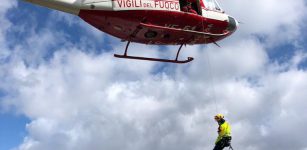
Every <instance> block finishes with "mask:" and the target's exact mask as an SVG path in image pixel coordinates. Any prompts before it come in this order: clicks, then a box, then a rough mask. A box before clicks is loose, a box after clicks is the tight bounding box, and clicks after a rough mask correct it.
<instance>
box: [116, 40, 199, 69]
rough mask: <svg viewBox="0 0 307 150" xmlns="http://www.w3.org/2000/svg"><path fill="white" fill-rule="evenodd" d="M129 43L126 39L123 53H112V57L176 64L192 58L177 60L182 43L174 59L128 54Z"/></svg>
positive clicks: (186, 61)
mask: <svg viewBox="0 0 307 150" xmlns="http://www.w3.org/2000/svg"><path fill="white" fill-rule="evenodd" d="M129 44H130V41H128V43H127V45H126V49H125V53H124V55H119V54H114V57H116V58H125V59H136V60H147V61H157V62H167V63H177V64H184V63H188V62H190V61H192V60H194V58H193V57H188V58H187V60H178V56H179V53H180V51H181V48H182V46H183V44H181V45H180V47H179V49H178V51H177V55H176V59H174V60H172V59H161V58H151V57H139V56H128V55H127V52H128V47H129Z"/></svg>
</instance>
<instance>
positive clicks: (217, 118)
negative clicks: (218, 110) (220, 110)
mask: <svg viewBox="0 0 307 150" xmlns="http://www.w3.org/2000/svg"><path fill="white" fill-rule="evenodd" d="M214 119H215V120H220V119H224V115H222V114H217V115H215V116H214Z"/></svg>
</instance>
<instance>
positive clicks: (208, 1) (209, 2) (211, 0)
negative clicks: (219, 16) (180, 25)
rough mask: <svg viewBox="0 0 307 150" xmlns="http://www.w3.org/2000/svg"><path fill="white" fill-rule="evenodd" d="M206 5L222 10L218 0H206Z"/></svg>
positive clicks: (208, 7) (209, 7) (210, 8)
mask: <svg viewBox="0 0 307 150" xmlns="http://www.w3.org/2000/svg"><path fill="white" fill-rule="evenodd" d="M204 2H205V7H206V8H207V9H209V10H215V11H222V9H221V7H220V5H219V3H218V2H217V1H216V0H204Z"/></svg>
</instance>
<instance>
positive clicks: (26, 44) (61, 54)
mask: <svg viewBox="0 0 307 150" xmlns="http://www.w3.org/2000/svg"><path fill="white" fill-rule="evenodd" d="M220 5H221V6H222V8H223V9H224V10H225V11H226V12H227V13H228V14H231V15H232V16H234V17H235V18H236V19H238V20H239V21H240V22H242V24H240V27H239V29H238V31H237V32H236V33H235V34H233V35H232V36H230V37H228V38H226V39H225V40H223V41H221V42H219V45H221V48H219V47H216V46H215V45H212V44H209V45H194V46H186V47H184V48H183V51H182V53H181V56H180V57H181V58H182V59H183V58H184V57H187V56H192V57H194V58H195V60H194V61H193V62H191V63H188V64H184V65H176V64H164V63H158V62H144V61H133V60H122V59H116V58H113V54H114V53H122V52H123V50H124V47H125V43H122V42H121V41H120V40H119V39H116V38H114V37H112V36H110V35H107V34H105V33H102V32H100V31H98V30H96V29H95V28H93V27H91V26H90V25H88V24H87V23H85V22H84V21H82V20H81V19H80V18H78V17H77V16H73V15H69V14H65V13H62V12H58V11H53V10H50V9H47V8H43V7H38V6H34V5H31V4H28V3H25V2H23V1H16V0H2V1H1V3H0V150H54V149H56V150H70V149H73V150H84V149H100V150H120V149H125V150H144V149H147V150H207V149H213V147H214V141H215V139H216V137H217V133H216V131H217V124H216V122H214V120H213V116H214V115H215V114H216V113H222V114H224V115H225V117H226V120H227V121H228V122H229V123H230V124H231V126H232V136H233V141H232V145H233V147H234V149H244V150H275V149H278V150H307V143H306V140H307V138H306V136H305V133H306V131H307V129H306V126H305V125H306V124H307V109H306V108H307V92H306V91H307V43H306V41H307V34H306V29H307V24H306V21H307V11H306V10H307V1H306V0H295V1H293V0H269V1H268V0H258V1H247V0H232V1H220ZM174 49H177V47H174V46H166V47H165V46H164V47H159V46H150V45H142V44H135V43H133V44H131V46H130V50H131V51H129V52H130V54H132V55H133V54H137V55H142V56H154V57H169V58H170V57H173V56H174V54H175V50H174Z"/></svg>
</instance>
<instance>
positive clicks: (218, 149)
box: [213, 137, 231, 150]
mask: <svg viewBox="0 0 307 150" xmlns="http://www.w3.org/2000/svg"><path fill="white" fill-rule="evenodd" d="M230 142H231V137H223V138H222V139H221V140H220V141H218V142H217V143H216V144H215V147H214V149H213V150H223V149H224V148H225V147H228V146H230Z"/></svg>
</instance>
